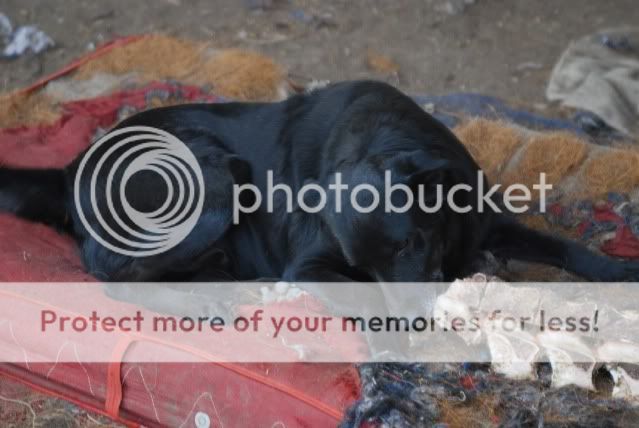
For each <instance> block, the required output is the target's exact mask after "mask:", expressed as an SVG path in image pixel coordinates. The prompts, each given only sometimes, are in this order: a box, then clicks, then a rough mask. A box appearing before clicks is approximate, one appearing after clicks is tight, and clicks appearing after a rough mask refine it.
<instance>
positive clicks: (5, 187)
mask: <svg viewBox="0 0 639 428" xmlns="http://www.w3.org/2000/svg"><path fill="white" fill-rule="evenodd" d="M136 125H138V126H148V127H155V128H159V129H162V130H164V131H167V132H169V133H171V134H173V135H174V136H176V137H178V138H179V139H180V140H181V141H183V142H184V143H185V144H186V145H187V146H188V147H189V149H190V150H191V152H192V153H193V154H194V155H195V157H196V158H197V160H198V162H199V164H200V167H201V169H202V172H203V175H204V179H205V190H204V194H205V200H204V210H203V213H202V215H201V217H200V219H199V221H198V222H197V224H196V225H195V227H194V228H193V230H192V231H191V233H190V234H189V235H188V236H187V238H186V239H184V240H183V241H182V242H181V243H180V244H179V245H177V246H176V247H174V248H172V249H171V250H169V251H167V252H165V253H162V254H159V255H154V256H149V257H133V256H128V255H122V254H118V253H115V252H113V251H111V250H109V249H108V248H105V247H104V246H103V245H101V244H100V243H99V242H97V241H96V240H95V239H94V237H93V236H91V235H90V234H89V233H88V232H87V230H86V229H85V228H84V226H83V225H82V223H81V222H80V221H79V219H78V214H77V207H76V205H75V202H74V197H73V185H74V179H75V175H76V172H77V170H78V166H79V164H80V162H81V161H82V159H83V156H84V155H80V156H79V157H78V158H77V159H76V160H75V161H74V162H73V163H71V164H70V165H69V166H68V167H67V168H65V169H63V170H19V169H10V168H2V169H0V209H2V210H5V211H9V212H12V213H15V214H16V215H18V216H21V217H24V218H27V219H30V220H33V221H39V222H45V223H49V224H51V225H54V226H56V227H58V228H61V229H63V230H65V231H66V232H68V233H71V234H72V235H73V236H74V237H75V238H76V239H77V242H78V244H79V246H80V249H81V253H82V258H83V261H84V263H85V265H86V267H87V269H88V271H90V272H91V273H93V274H95V275H96V276H97V277H99V278H102V279H105V280H109V281H185V280H190V281H193V280H198V281H203V280H207V281H228V280H244V281H247V280H253V279H256V278H281V279H284V280H289V281H300V282H303V281H313V282H343V281H383V282H396V281H402V282H409V281H410V282H413V281H420V282H421V281H438V280H450V279H453V278H456V277H461V276H463V275H465V274H467V273H469V272H468V271H469V269H470V268H471V266H472V263H473V261H474V260H475V259H476V258H477V256H478V254H479V253H480V252H481V251H483V250H488V251H491V252H493V254H495V255H496V256H497V257H501V258H514V259H521V260H525V261H531V262H540V263H545V264H549V265H554V266H557V267H560V268H563V269H566V270H568V271H571V272H573V273H575V274H577V275H579V276H581V277H584V278H586V279H588V280H600V281H626V280H636V279H638V278H639V266H638V265H637V264H635V263H629V262H622V261H618V260H614V259H610V258H606V257H603V256H599V255H596V254H594V253H592V252H590V251H588V250H587V249H586V248H584V247H582V246H580V245H578V244H576V243H572V242H568V241H564V240H561V239H557V238H554V237H551V236H547V235H544V234H541V233H539V232H536V231H533V230H530V229H528V228H526V227H523V226H521V225H519V224H518V223H516V222H515V221H514V220H512V219H511V218H509V217H507V216H505V215H503V214H499V213H495V212H493V211H492V210H486V211H485V212H479V210H478V209H477V200H478V198H477V187H478V175H477V171H478V170H479V167H478V166H477V164H476V163H475V162H474V160H473V159H472V158H471V156H470V155H469V153H468V152H467V151H466V149H465V148H464V146H463V145H462V144H461V143H460V142H459V141H458V140H457V138H456V137H455V136H454V135H453V134H452V133H451V132H450V131H449V130H448V129H447V128H446V127H445V126H444V125H442V124H441V123H439V122H437V121H436V120H435V119H433V118H432V117H431V116H430V115H428V114H427V113H425V112H424V111H423V110H422V109H421V108H420V107H419V106H418V105H417V104H415V103H414V102H413V101H412V100H411V99H410V98H409V97H407V96H405V95H404V94H402V93H401V92H399V91H398V90H396V89H395V88H393V87H391V86H389V85H386V84H383V83H378V82H368V81H364V82H347V83H340V84H335V85H331V86H329V87H327V88H324V89H321V90H317V91H315V92H313V93H310V94H306V95H297V96H293V97H291V98H289V99H288V100H286V101H283V102H279V103H228V104H194V105H182V106H176V107H167V108H159V109H154V110H149V111H145V112H143V113H139V114H137V115H135V116H133V117H131V118H129V119H126V120H125V121H123V122H122V123H120V124H119V125H118V127H117V128H116V129H123V128H124V127H129V126H136ZM116 142H117V141H113V144H115V143H116ZM113 144H111V145H110V146H109V147H113ZM107 148H108V147H107ZM107 148H105V150H106V149H107ZM96 162H97V160H96V159H92V160H91V161H89V163H88V164H87V166H86V167H87V168H88V169H92V168H95V167H96ZM109 166H110V165H107V171H108V167H109ZM268 171H273V172H274V177H273V178H274V182H275V183H286V184H288V185H289V186H290V187H291V188H292V190H293V191H294V192H297V191H298V190H299V189H300V188H302V186H304V185H306V184H308V183H314V184H316V185H318V186H320V187H321V188H322V189H327V190H328V189H329V188H330V186H331V185H332V184H334V180H335V176H336V175H335V173H337V172H339V173H341V174H342V177H343V183H344V184H347V185H348V186H349V187H350V188H351V189H352V188H353V187H354V186H356V185H358V184H368V185H371V186H373V187H374V188H376V189H381V188H382V186H383V183H384V177H385V176H384V174H385V171H390V172H391V173H392V180H393V182H394V183H402V184H405V185H406V186H409V187H410V188H411V189H413V191H414V192H415V195H417V194H418V189H419V186H422V189H423V193H424V196H425V197H426V199H429V200H430V199H432V198H433V195H434V188H435V186H436V185H441V186H442V187H443V189H444V191H446V189H450V188H451V187H452V186H453V185H456V184H467V185H469V186H470V187H471V188H472V189H473V190H471V191H468V192H457V193H456V199H455V202H456V204H457V205H458V206H464V205H465V204H466V205H468V206H471V207H472V209H471V210H470V211H469V212H467V213H463V214H460V213H456V212H453V210H451V209H450V207H446V206H445V205H446V204H444V206H443V207H442V209H440V210H438V211H437V212H435V213H430V214H429V213H425V212H424V211H423V210H421V209H420V207H419V206H417V204H414V205H415V206H414V207H413V208H411V209H410V210H408V211H407V212H403V213H397V212H395V213H387V212H383V211H382V210H381V209H376V210H374V211H372V212H370V213H360V212H357V210H355V209H354V207H353V206H352V204H351V203H350V202H349V201H348V199H347V197H346V196H343V195H342V197H341V202H342V204H341V205H342V212H341V213H337V212H336V211H335V210H334V209H332V207H334V206H335V204H336V203H339V202H340V201H338V200H336V199H339V197H338V196H336V195H335V192H330V191H328V192H327V194H328V201H327V204H326V206H327V208H326V209H324V210H322V211H320V212H317V213H308V212H305V211H304V210H302V209H300V207H299V204H298V203H297V202H296V201H295V200H293V206H292V212H287V204H288V201H287V195H286V194H285V192H282V191H278V192H276V193H275V200H274V204H273V213H269V212H268V210H267V209H266V207H264V206H260V208H259V209H257V210H256V211H255V212H251V213H243V214H242V215H241V216H240V219H239V220H240V221H239V223H238V224H235V223H234V221H233V215H234V209H235V207H234V206H233V204H234V203H237V201H235V200H234V196H235V193H234V191H233V186H234V185H242V184H246V183H252V184H254V185H255V186H257V188H258V189H259V190H261V191H262V193H266V192H267V184H268V183H267V172H268ZM116 179H117V178H116ZM157 179H158V178H157V177H156V176H155V175H154V174H150V175H145V174H140V176H139V177H137V178H136V179H135V180H131V181H130V182H129V186H128V187H127V196H128V199H129V200H131V201H132V202H131V203H132V204H133V205H135V206H136V208H137V209H140V210H153V209H155V208H157V207H158V205H159V203H160V202H158V201H161V200H162V198H161V197H160V196H162V195H165V194H166V192H165V190H160V189H163V187H162V186H163V185H162V184H160V183H159V182H158V181H157ZM105 180H106V173H105V174H102V175H100V176H99V177H98V186H104V181H105ZM88 186H89V184H88V183H86V182H83V183H82V189H81V192H80V194H81V198H80V204H81V205H82V208H83V210H84V212H87V213H89V214H88V215H87V220H88V221H89V222H90V223H91V224H92V225H95V228H96V229H100V227H99V226H97V223H96V219H95V215H94V213H93V211H92V210H91V208H90V203H89V202H90V198H89V193H90V192H89V189H88ZM306 195H307V196H308V205H312V203H313V202H317V198H315V199H313V197H312V193H311V192H308V193H307V194H306ZM360 196H361V197H360ZM97 197H98V200H97V203H98V205H99V206H102V207H106V201H105V200H106V196H105V195H98V196H97ZM242 197H246V198H248V199H246V200H244V201H243V203H244V204H251V203H253V202H255V201H254V200H252V199H251V198H252V197H253V195H251V194H250V193H249V192H242ZM174 198H177V196H176V195H174ZM358 198H359V199H358V202H359V203H360V205H361V206H367V205H368V202H370V197H368V196H366V195H364V192H361V193H360V194H359V195H358ZM404 198H405V197H404ZM404 201H405V199H402V198H401V195H400V198H399V199H398V200H397V201H396V202H397V203H396V205H402V202H404ZM121 208H122V207H121V206H120V205H117V204H116V206H115V210H116V213H118V214H122V209H121ZM103 212H104V211H103ZM106 220H107V222H108V223H109V224H111V225H112V226H113V227H117V225H116V223H115V222H114V221H113V219H112V218H107V219H106Z"/></svg>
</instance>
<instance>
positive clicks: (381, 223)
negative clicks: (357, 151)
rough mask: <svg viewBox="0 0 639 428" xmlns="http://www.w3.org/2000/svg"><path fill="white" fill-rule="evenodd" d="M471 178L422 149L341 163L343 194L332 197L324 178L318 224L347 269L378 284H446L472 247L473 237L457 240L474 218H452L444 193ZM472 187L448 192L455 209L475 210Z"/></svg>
mask: <svg viewBox="0 0 639 428" xmlns="http://www.w3.org/2000/svg"><path fill="white" fill-rule="evenodd" d="M466 169H467V168H466ZM471 169H472V168H471ZM470 172H472V174H469V173H470ZM473 174H475V177H476V171H465V170H464V168H461V169H460V166H459V165H456V164H454V163H453V162H451V161H450V160H447V159H442V158H439V157H437V156H433V155H431V154H428V153H426V152H424V151H421V150H419V151H414V152H403V153H399V154H394V155H386V156H382V155H380V156H378V157H371V158H368V159H367V160H366V161H363V162H358V163H356V164H352V165H350V166H347V165H345V166H344V168H342V173H341V179H342V182H343V184H345V185H348V190H344V191H343V192H342V193H341V195H339V194H337V191H336V185H337V184H338V183H336V176H335V175H333V178H329V183H327V186H328V188H329V189H330V191H329V192H328V193H327V194H328V195H329V201H328V204H327V206H326V209H325V210H324V211H323V217H324V221H325V223H326V224H327V225H328V227H329V228H330V230H331V232H332V234H333V236H334V237H335V239H336V240H337V241H338V243H339V245H340V247H341V249H342V252H343V254H344V256H345V257H346V259H347V260H348V262H349V264H350V265H351V266H353V267H355V268H357V269H359V270H361V271H363V272H365V273H366V274H368V275H369V276H370V277H372V278H374V279H375V280H377V281H384V282H428V281H442V280H445V279H449V278H451V277H452V276H454V275H456V274H458V273H459V272H457V271H458V270H459V266H461V265H463V264H465V263H467V260H466V259H467V258H468V253H470V252H472V250H473V248H472V247H473V246H476V244H475V243H474V242H471V241H473V239H474V238H473V237H472V234H470V236H468V237H467V238H468V240H467V241H466V242H464V239H465V238H464V235H468V234H469V233H468V232H469V228H468V226H470V223H472V222H473V219H472V218H473V212H471V213H456V212H454V210H452V209H451V206H450V205H449V201H447V194H448V191H449V190H450V189H451V187H452V186H453V185H455V184H459V183H466V182H468V181H471V183H468V184H469V186H470V187H473V183H472V176H473ZM330 185H333V187H332V188H331V187H330ZM474 187H476V186H474ZM474 187H473V190H472V191H470V192H461V191H460V192H457V193H455V195H454V198H453V202H454V203H455V204H456V206H466V205H469V206H474V205H473V202H472V195H473V194H474V192H475V190H474ZM376 194H377V195H379V197H377V196H376ZM331 198H333V199H331ZM475 201H476V199H475ZM339 202H341V204H339ZM337 205H341V207H340V208H341V210H340V211H338V210H337V209H336V206H337ZM475 239H477V238H475ZM460 243H461V244H464V245H467V247H465V246H460Z"/></svg>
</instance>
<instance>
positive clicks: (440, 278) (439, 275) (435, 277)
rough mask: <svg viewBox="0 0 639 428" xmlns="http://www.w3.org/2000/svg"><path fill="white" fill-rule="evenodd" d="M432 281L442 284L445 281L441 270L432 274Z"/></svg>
mask: <svg viewBox="0 0 639 428" xmlns="http://www.w3.org/2000/svg"><path fill="white" fill-rule="evenodd" d="M430 280H431V281H432V282H441V281H443V280H444V273H443V272H442V271H441V270H436V271H434V272H432V273H431V274H430Z"/></svg>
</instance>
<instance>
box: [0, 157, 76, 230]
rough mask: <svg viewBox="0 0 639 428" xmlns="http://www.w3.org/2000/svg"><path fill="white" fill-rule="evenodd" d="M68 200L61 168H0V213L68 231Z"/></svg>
mask: <svg viewBox="0 0 639 428" xmlns="http://www.w3.org/2000/svg"><path fill="white" fill-rule="evenodd" d="M68 197H69V195H68V190H67V185H66V178H65V171H64V170H62V169H13V168H4V167H2V168H0V211H4V212H9V213H12V214H15V215H17V216H18V217H21V218H24V219H26V220H30V221H34V222H40V223H45V224H48V225H51V226H53V227H56V228H58V229H60V230H68V228H69V226H70V225H69V218H70V216H69V203H68V202H69V198H68Z"/></svg>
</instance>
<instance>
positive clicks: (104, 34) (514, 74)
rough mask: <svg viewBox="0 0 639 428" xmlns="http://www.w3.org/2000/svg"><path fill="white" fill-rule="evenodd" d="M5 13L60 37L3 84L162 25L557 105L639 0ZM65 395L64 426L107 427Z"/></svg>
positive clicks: (79, 7)
mask: <svg viewBox="0 0 639 428" xmlns="http://www.w3.org/2000/svg"><path fill="white" fill-rule="evenodd" d="M451 12H453V13H451ZM0 13H4V14H6V15H7V16H8V17H9V18H10V19H11V21H12V22H13V24H14V27H15V26H17V25H25V24H33V25H36V26H38V27H39V28H41V29H42V30H44V31H45V32H46V33H47V34H49V35H50V36H51V37H52V38H53V40H55V42H56V47H55V48H53V49H51V50H48V51H46V52H45V53H43V54H40V55H37V56H32V55H27V56H24V57H21V58H18V59H14V60H0V70H1V73H0V92H4V91H7V90H11V89H15V88H18V87H21V86H24V85H26V84H28V83H31V82H33V81H35V80H36V79H38V78H39V77H42V76H43V75H45V74H48V73H50V72H53V71H55V70H56V69H58V68H60V67H61V66H63V65H65V64H67V63H68V62H70V61H71V60H73V59H75V58H77V57H78V56H81V55H82V54H84V53H86V52H89V51H90V50H92V49H94V48H95V46H97V45H99V44H100V43H102V42H105V41H107V40H110V39H112V38H114V37H117V36H124V35H129V34H140V33H150V32H163V33H168V34H171V35H177V36H183V37H188V38H192V39H196V40H205V41H210V42H212V43H213V44H214V45H217V46H219V47H240V48H249V49H254V50H257V51H260V52H263V53H265V54H267V55H270V56H272V57H274V58H275V59H276V60H277V61H279V62H280V63H281V64H283V65H284V66H286V67H287V69H288V71H289V73H290V75H291V76H292V77H293V78H294V79H298V80H301V81H305V80H310V79H318V80H331V81H338V80H345V79H361V78H376V79H383V80H387V81H389V82H391V83H393V84H395V85H397V86H399V87H400V88H402V89H404V90H406V91H408V92H411V93H428V94H444V93H450V92H459V91H469V92H480V93H484V94H489V95H495V96H498V97H502V98H504V99H507V100H511V101H515V102H518V103H523V104H527V105H529V106H530V107H533V108H536V109H544V108H546V102H545V99H544V90H545V87H546V82H547V80H548V77H549V74H550V71H551V69H552V67H553V65H554V63H555V62H556V60H557V59H558V57H559V55H560V54H561V52H562V51H563V50H564V48H565V47H566V46H567V45H568V43H569V42H570V41H571V40H573V39H575V38H577V37H580V36H582V35H585V34H589V33H591V32H594V31H597V30H600V29H605V28H610V27H617V26H623V25H632V24H637V23H639V8H638V7H637V0H610V1H602V0H561V1H557V0H474V1H473V0H455V1H453V0H451V1H449V0H366V1H353V0H289V1H287V0H101V1H95V0H47V1H41V0H1V1H0ZM166 60H167V61H170V60H171V58H167V59H166ZM6 388H7V384H6V383H5V384H4V389H5V390H6ZM0 391H2V389H0ZM12 391H13V390H12ZM0 401H2V400H0ZM4 401H6V399H5V400H4ZM23 401H24V400H23ZM7 403H8V402H5V403H4V404H2V403H0V407H2V406H5V409H8V410H10V411H11V412H13V413H12V414H13V415H14V416H15V418H14V419H15V420H16V421H15V423H14V424H13V426H22V422H23V423H24V424H25V425H26V424H28V425H31V423H32V422H33V420H32V417H31V413H30V412H31V411H32V410H29V409H31V407H29V406H28V405H27V406H24V405H23V404H21V402H18V401H15V400H14V401H11V403H13V404H12V405H13V406H14V407H15V408H11V409H9V408H8V407H6V406H7V405H8V404H7ZM16 403H17V404H16ZM54 404H55V406H52V407H54V410H56V412H58V411H60V412H62V413H64V414H65V415H66V416H65V417H66V419H67V420H69V421H70V422H67V423H65V424H66V425H65V426H87V425H91V424H92V423H93V422H96V424H94V426H95V425H102V422H98V421H94V419H95V418H97V417H95V418H93V417H91V418H89V419H91V421H93V422H91V423H88V422H87V421H84V422H82V421H80V420H79V419H78V418H77V417H76V416H73V417H71V416H69V415H76V413H77V412H76V410H74V409H73V408H71V407H69V409H71V410H69V409H67V407H65V404H63V403H62V404H61V402H60V403H58V402H57V401H56V403H54ZM60 409H62V410H60ZM65 409H66V410H65ZM74 412H76V413H74ZM67 416H69V417H67ZM74 418H75V421H74ZM87 418H88V417H87ZM45 422H46V421H45ZM44 425H46V423H45V424H44ZM44 425H43V426H44ZM49 426H60V425H49ZM102 426H104V425H102ZM108 426H115V425H108Z"/></svg>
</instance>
